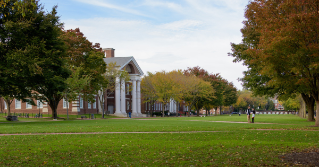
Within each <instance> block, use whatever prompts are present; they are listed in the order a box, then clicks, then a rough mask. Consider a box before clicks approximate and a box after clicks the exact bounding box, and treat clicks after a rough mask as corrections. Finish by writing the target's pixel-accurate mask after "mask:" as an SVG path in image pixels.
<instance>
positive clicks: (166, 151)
mask: <svg viewBox="0 0 319 167" xmlns="http://www.w3.org/2000/svg"><path fill="white" fill-rule="evenodd" d="M1 119H3V118H1ZM19 120H20V121H19V122H10V123H7V122H6V123H0V133H2V134H6V133H44V132H48V133H53V132H64V133H66V132H154V131H156V132H158V131H159V132H161V131H162V132H173V131H180V132H185V131H186V132H188V131H218V132H202V133H191V132H189V133H162V134H161V133H156V134H152V133H151V134H148V133H142V134H77V135H76V134H71V135H70V134H63V135H21V136H0V155H2V156H0V166H285V165H287V164H285V162H282V160H281V156H283V155H284V154H285V153H289V152H292V151H294V150H299V151H301V150H304V149H307V148H317V147H319V138H318V137H319V131H316V130H319V128H317V127H310V126H312V125H314V122H307V121H306V120H305V119H301V118H299V117H297V116H294V115H259V116H257V117H256V120H257V122H264V123H273V124H244V123H229V122H226V123H223V122H213V121H234V122H244V121H246V117H245V115H244V116H240V117H239V116H235V115H233V116H213V117H205V118H203V117H191V118H188V117H178V118H176V117H171V118H158V117H157V118H152V119H151V120H149V118H145V119H95V120H70V121H51V120H43V121H39V119H38V120H37V122H23V121H32V120H31V119H20V118H19ZM256 129H277V130H256ZM280 129H285V130H280ZM309 130H311V131H309Z"/></svg>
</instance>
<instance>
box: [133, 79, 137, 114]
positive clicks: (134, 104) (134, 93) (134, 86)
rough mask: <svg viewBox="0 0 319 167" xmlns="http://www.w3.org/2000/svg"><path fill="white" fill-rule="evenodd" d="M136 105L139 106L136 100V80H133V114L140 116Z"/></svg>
mask: <svg viewBox="0 0 319 167" xmlns="http://www.w3.org/2000/svg"><path fill="white" fill-rule="evenodd" d="M136 104H137V100H136V80H132V113H133V114H138V113H137V108H136Z"/></svg>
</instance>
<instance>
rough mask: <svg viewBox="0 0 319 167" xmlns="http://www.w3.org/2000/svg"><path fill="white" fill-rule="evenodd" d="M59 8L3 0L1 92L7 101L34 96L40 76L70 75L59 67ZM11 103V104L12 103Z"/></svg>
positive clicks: (0, 6) (0, 13) (0, 7)
mask: <svg viewBox="0 0 319 167" xmlns="http://www.w3.org/2000/svg"><path fill="white" fill-rule="evenodd" d="M58 20H59V19H58V17H57V16H56V9H55V8H53V10H52V11H51V12H50V13H46V12H44V11H43V9H42V7H41V6H40V5H39V4H38V2H37V1H35V0H25V1H18V0H6V1H1V4H0V95H1V96H3V97H5V98H6V99H7V100H6V101H7V102H8V101H9V100H10V99H11V100H12V99H13V98H16V99H22V100H25V98H26V97H31V95H32V94H31V93H32V90H34V88H35V87H36V85H39V84H42V83H43V80H38V79H39V78H38V76H43V75H45V74H47V73H48V69H49V68H51V67H52V68H51V69H50V70H49V71H56V73H57V75H58V76H59V77H60V78H65V77H67V76H68V75H69V73H68V70H67V69H63V68H60V64H63V62H62V60H61V57H63V53H64V44H63V42H62V41H60V40H59V39H57V38H58V36H59V35H60V33H61V30H60V27H61V24H60V23H59V21H58ZM9 105H10V104H8V106H9Z"/></svg>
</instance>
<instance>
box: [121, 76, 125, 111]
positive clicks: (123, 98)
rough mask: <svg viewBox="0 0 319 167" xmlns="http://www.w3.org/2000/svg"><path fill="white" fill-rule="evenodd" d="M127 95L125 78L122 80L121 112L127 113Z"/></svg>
mask: <svg viewBox="0 0 319 167" xmlns="http://www.w3.org/2000/svg"><path fill="white" fill-rule="evenodd" d="M125 102H126V95H125V80H123V79H122V80H121V112H122V113H123V114H124V115H125V114H126V107H125Z"/></svg>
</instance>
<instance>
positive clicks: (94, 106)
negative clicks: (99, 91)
mask: <svg viewBox="0 0 319 167" xmlns="http://www.w3.org/2000/svg"><path fill="white" fill-rule="evenodd" d="M93 109H96V101H95V102H94V103H93Z"/></svg>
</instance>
